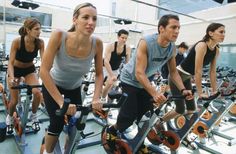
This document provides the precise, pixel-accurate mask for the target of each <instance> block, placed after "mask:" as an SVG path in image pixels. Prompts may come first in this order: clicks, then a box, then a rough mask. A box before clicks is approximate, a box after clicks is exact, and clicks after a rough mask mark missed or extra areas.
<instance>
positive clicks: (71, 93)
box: [42, 85, 82, 136]
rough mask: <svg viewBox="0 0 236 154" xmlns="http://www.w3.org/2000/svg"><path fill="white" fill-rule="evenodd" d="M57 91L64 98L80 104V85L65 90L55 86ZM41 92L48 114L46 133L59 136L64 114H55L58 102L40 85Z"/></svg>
mask: <svg viewBox="0 0 236 154" xmlns="http://www.w3.org/2000/svg"><path fill="white" fill-rule="evenodd" d="M57 88H58V90H59V92H60V93H61V94H63V95H64V98H69V99H70V100H71V102H72V103H73V104H79V105H82V100H81V90H80V89H81V87H78V88H76V89H73V90H66V89H63V88H61V87H59V86H57ZM42 93H43V98H44V102H45V105H46V109H47V112H48V115H49V119H50V121H49V127H48V134H50V135H54V136H59V135H60V133H61V131H62V130H63V126H64V116H56V114H55V111H56V110H57V109H59V106H58V104H57V103H56V101H55V100H54V99H53V98H52V96H51V95H50V94H49V92H48V91H47V89H46V88H45V87H44V85H43V87H42Z"/></svg>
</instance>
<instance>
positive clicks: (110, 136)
mask: <svg viewBox="0 0 236 154" xmlns="http://www.w3.org/2000/svg"><path fill="white" fill-rule="evenodd" d="M116 139H118V137H117V133H116V130H115V128H114V127H112V126H111V127H108V128H107V130H106V140H107V144H108V146H109V148H110V150H111V152H113V151H115V150H116V142H115V141H116Z"/></svg>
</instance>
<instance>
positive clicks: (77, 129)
mask: <svg viewBox="0 0 236 154" xmlns="http://www.w3.org/2000/svg"><path fill="white" fill-rule="evenodd" d="M126 99H127V94H125V93H124V94H122V96H121V97H120V99H119V101H118V103H117V104H112V103H106V104H103V108H118V107H120V105H121V104H122V103H123V102H125V101H126ZM69 104H70V99H67V98H65V99H64V104H63V107H62V108H61V109H59V110H56V115H57V116H64V115H65V113H66V111H67V109H68V106H69ZM76 108H77V112H76V113H75V115H74V116H72V117H71V118H70V119H69V122H68V124H67V125H66V133H68V143H67V146H66V149H65V151H64V153H65V154H74V153H75V151H76V150H77V145H78V144H79V142H80V141H81V139H83V138H86V137H87V136H89V135H91V133H88V134H84V132H83V131H84V129H85V126H86V120H87V117H88V114H89V113H90V112H91V111H92V105H91V104H89V105H87V106H86V105H77V107H76ZM44 144H45V143H44V138H43V142H42V145H41V148H40V154H43V151H44V149H45V145H44ZM53 152H54V154H62V153H63V150H62V149H61V147H60V144H59V140H58V141H57V143H56V146H55V148H54V151H53Z"/></svg>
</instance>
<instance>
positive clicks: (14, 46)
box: [7, 38, 20, 81]
mask: <svg viewBox="0 0 236 154" xmlns="http://www.w3.org/2000/svg"><path fill="white" fill-rule="evenodd" d="M19 44H20V38H16V39H14V40H13V42H12V44H11V50H10V57H9V61H8V68H7V74H8V81H10V80H13V79H14V61H15V58H16V52H17V50H18V49H19V48H20V46H19Z"/></svg>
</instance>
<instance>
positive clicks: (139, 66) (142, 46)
mask: <svg viewBox="0 0 236 154" xmlns="http://www.w3.org/2000/svg"><path fill="white" fill-rule="evenodd" d="M147 63H148V58H147V44H146V42H145V41H144V40H140V42H139V45H138V48H137V56H136V64H135V76H136V78H137V80H138V81H139V83H140V84H141V85H142V86H143V87H144V89H145V90H146V91H147V92H148V93H149V94H150V95H151V96H152V97H153V99H154V101H155V102H156V103H158V104H160V103H162V102H164V101H165V100H166V98H165V96H164V95H162V94H160V93H158V92H157V91H156V89H155V88H154V87H153V86H152V85H151V82H150V81H149V79H148V77H147V75H146V74H145V70H146V68H147Z"/></svg>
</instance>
